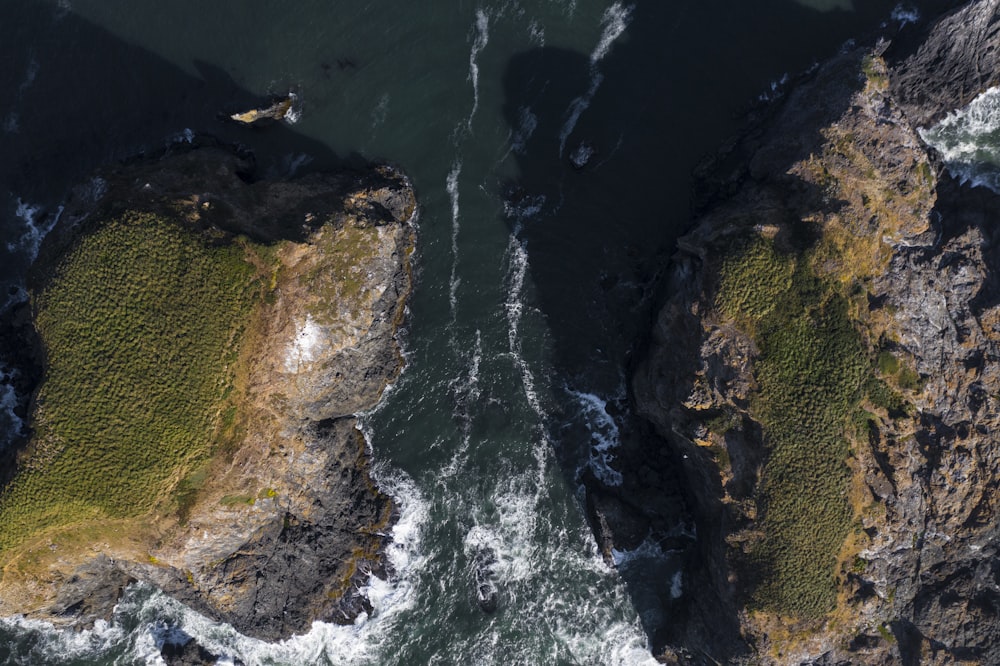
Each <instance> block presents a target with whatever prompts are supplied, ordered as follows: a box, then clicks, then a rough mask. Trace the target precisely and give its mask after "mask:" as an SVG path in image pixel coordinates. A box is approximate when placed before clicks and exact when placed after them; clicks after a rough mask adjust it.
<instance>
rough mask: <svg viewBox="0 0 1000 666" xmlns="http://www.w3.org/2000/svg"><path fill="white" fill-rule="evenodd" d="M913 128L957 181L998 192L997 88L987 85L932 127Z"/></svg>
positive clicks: (999, 103) (999, 129) (999, 107)
mask: <svg viewBox="0 0 1000 666" xmlns="http://www.w3.org/2000/svg"><path fill="white" fill-rule="evenodd" d="M917 131H918V132H919V134H920V137H921V138H922V139H923V140H924V141H925V142H927V143H928V144H929V145H931V146H933V147H934V148H936V149H937V150H938V152H940V153H941V156H942V157H943V158H944V162H945V165H946V166H947V168H948V171H950V172H951V174H952V175H953V176H954V177H955V178H957V179H958V180H959V181H961V182H963V183H969V184H970V185H973V186H984V187H988V188H990V189H991V190H993V191H995V192H1000V88H990V89H989V90H987V91H986V92H984V93H982V94H981V95H979V96H978V97H976V98H975V99H974V100H972V102H970V103H969V105H968V106H966V107H965V108H963V109H958V110H956V111H954V112H952V113H949V114H948V115H947V116H946V117H945V118H944V119H943V120H942V121H941V122H939V123H938V124H937V125H935V126H934V127H931V128H929V129H924V128H920V129H918V130H917Z"/></svg>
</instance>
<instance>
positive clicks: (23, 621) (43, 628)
mask: <svg viewBox="0 0 1000 666" xmlns="http://www.w3.org/2000/svg"><path fill="white" fill-rule="evenodd" d="M0 626H2V627H3V628H4V629H6V630H9V631H14V632H17V633H18V634H21V635H22V636H25V635H27V636H33V637H37V640H33V641H32V643H33V644H32V646H31V647H30V649H29V651H28V653H27V655H25V657H26V660H25V659H22V660H21V663H70V662H73V661H77V660H84V659H87V658H88V657H93V656H96V655H99V654H101V653H105V652H107V651H109V650H111V649H112V648H114V647H115V646H116V645H119V644H121V643H122V642H123V641H124V640H125V638H126V633H125V630H124V629H123V628H122V627H121V626H119V625H117V624H112V623H108V622H105V621H104V620H98V621H97V622H95V623H94V626H93V628H92V629H84V630H81V631H73V630H71V629H56V628H54V627H53V626H52V625H51V624H50V623H48V622H43V621H41V620H30V619H27V618H25V617H23V616H20V615H15V616H13V617H5V618H0Z"/></svg>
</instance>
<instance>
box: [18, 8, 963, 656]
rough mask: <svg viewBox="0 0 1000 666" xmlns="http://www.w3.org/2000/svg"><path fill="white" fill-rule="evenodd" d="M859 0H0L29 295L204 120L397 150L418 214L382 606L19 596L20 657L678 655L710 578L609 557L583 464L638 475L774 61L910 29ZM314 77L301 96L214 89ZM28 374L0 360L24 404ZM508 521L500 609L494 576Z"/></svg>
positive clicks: (293, 86)
mask: <svg viewBox="0 0 1000 666" xmlns="http://www.w3.org/2000/svg"><path fill="white" fill-rule="evenodd" d="M855 2H856V4H857V5H858V6H857V7H852V3H851V1H850V0H831V1H829V2H823V1H822V0H810V1H809V2H806V1H805V0H802V1H801V2H792V1H791V0H753V1H748V0H691V1H681V0H676V1H670V2H668V1H666V0H647V1H644V2H643V1H636V2H634V3H625V2H611V1H609V0H531V1H529V0H523V1H520V2H519V1H517V0H506V1H505V0H482V1H480V2H472V1H467V0H452V1H451V2H435V3H430V2H419V3H418V2H405V3H404V2H387V1H382V2H362V1H360V0H353V1H350V2H347V1H339V0H297V1H296V2H287V1H286V2H276V1H265V0H241V1H236V0H225V1H223V0H220V1H215V2H204V1H199V2H195V1H194V0H172V1H169V2H167V1H164V0H160V1H156V2H154V1H151V0H60V1H59V2H55V1H52V2H47V1H42V0H2V2H0V157H2V160H0V182H2V188H0V236H2V239H0V240H2V242H0V281H2V283H3V292H2V294H4V297H5V298H6V297H9V300H10V301H11V302H13V301H16V300H17V299H19V298H21V297H23V292H22V291H21V290H20V288H19V285H20V283H21V280H22V278H23V274H24V271H25V269H26V267H27V265H28V263H29V262H30V260H31V257H32V256H33V253H34V252H35V251H37V243H38V241H39V240H40V239H41V237H42V236H43V234H44V232H45V231H46V229H47V228H48V227H50V226H51V224H52V223H53V222H54V221H55V219H56V218H57V216H58V211H59V208H58V205H59V201H60V200H61V199H62V198H63V197H64V196H65V195H66V193H67V191H68V188H70V187H71V186H73V185H76V184H79V183H87V182H88V181H87V178H88V177H89V176H90V174H91V172H92V171H93V169H95V168H96V167H98V166H99V165H101V164H105V163H108V162H112V161H114V160H119V159H124V158H127V157H130V156H133V155H136V154H139V153H143V152H155V151H157V150H159V149H161V148H163V147H164V146H165V145H167V144H169V143H171V142H178V141H185V140H186V137H187V136H190V135H191V134H192V133H194V134H209V135H214V136H217V137H220V138H222V139H223V140H226V141H232V142H239V143H242V144H245V145H247V146H248V147H250V148H251V149H253V150H254V151H255V153H256V154H257V157H258V163H259V166H260V170H261V172H262V173H264V174H268V173H270V174H275V175H287V174H292V173H302V172H305V171H308V170H312V169H330V168H338V167H343V166H351V165H355V164H361V163H363V162H364V161H367V160H384V161H390V162H392V163H395V164H397V165H399V166H401V167H402V168H403V169H404V170H405V171H406V172H407V173H408V174H409V176H410V177H411V178H412V180H413V182H414V184H415V186H416V188H417V191H418V197H419V200H420V214H419V222H418V224H419V238H420V240H419V260H418V285H417V288H416V291H415V293H414V294H413V299H412V302H411V305H410V316H409V319H408V325H407V330H406V335H405V347H406V350H407V353H406V355H407V360H408V368H407V370H406V372H405V373H404V375H403V376H402V378H401V379H400V380H399V381H398V383H397V384H396V385H395V386H394V387H393V388H392V390H391V391H390V392H389V393H388V394H387V396H386V399H385V400H384V401H383V403H382V405H380V407H379V408H378V410H377V411H375V412H374V413H372V414H368V415H366V416H365V419H364V421H365V425H366V429H367V435H368V438H369V441H370V444H371V446H372V448H373V451H374V455H375V457H376V458H377V460H378V461H379V462H378V467H379V469H378V477H379V479H380V480H381V482H382V484H383V485H384V486H385V487H386V488H387V489H388V490H389V491H390V492H392V493H393V494H394V495H395V496H396V497H397V499H398V501H399V503H400V505H401V510H402V516H401V520H400V523H399V525H398V526H397V527H396V528H395V531H394V536H395V539H396V540H395V544H394V546H393V548H392V552H391V553H390V555H391V560H392V563H393V565H394V568H395V572H394V574H393V575H392V576H391V577H390V579H389V580H387V581H382V580H378V579H375V578H373V579H372V581H371V585H370V588H369V590H368V594H369V598H370V599H371V601H372V604H373V606H374V608H375V611H374V612H373V614H372V616H371V617H365V618H362V619H361V620H360V621H359V622H358V623H357V624H356V625H354V626H350V627H337V626H331V625H323V624H317V625H316V626H315V627H314V629H313V630H312V632H310V633H309V634H308V635H306V636H302V637H298V638H294V639H292V640H290V641H287V642H285V643H282V644H278V645H269V644H265V643H262V642H259V641H255V640H252V639H248V638H245V637H242V636H240V635H238V634H237V633H235V632H234V631H233V630H232V629H230V628H228V627H226V626H222V625H217V624H214V623H212V622H210V621H208V620H206V619H205V618H203V617H201V616H198V615H197V614H195V613H193V612H191V611H189V610H186V609H184V608H182V607H181V606H180V605H178V604H176V603H175V602H173V601H171V600H169V599H167V598H166V597H164V596H163V595H161V594H159V593H158V592H156V591H154V590H152V589H149V588H144V587H136V588H133V589H131V590H130V591H129V592H128V593H127V595H126V597H125V598H124V599H123V601H122V603H121V604H120V606H119V609H118V612H117V614H116V617H115V619H114V621H113V622H112V623H111V624H109V625H103V624H102V625H99V626H98V627H96V628H95V629H94V630H93V631H87V632H82V633H75V634H74V633H70V632H62V631H56V630H53V629H52V628H50V627H46V626H45V625H43V624H41V623H37V622H31V621H25V620H22V619H17V618H13V619H8V620H2V621H0V664H29V665H32V666H34V665H36V664H37V665H43V664H158V663H162V662H161V661H160V657H159V651H158V645H159V644H161V643H162V641H164V640H168V639H170V638H171V637H172V638H178V637H183V636H184V635H189V636H194V637H195V638H197V639H198V641H199V642H200V643H201V644H202V645H204V646H205V647H206V648H208V649H209V650H211V651H213V652H215V653H217V654H220V655H225V658H224V659H223V661H222V662H220V663H224V664H225V663H231V662H232V660H233V659H239V660H242V661H243V662H244V663H246V664H404V665H409V664H644V663H651V656H650V652H649V647H648V645H649V639H648V638H647V636H648V634H649V633H650V632H655V631H656V630H657V628H658V627H660V626H662V625H663V624H664V623H666V622H668V621H669V618H668V617H665V616H664V612H663V610H662V607H663V603H662V601H663V599H664V596H665V595H666V596H669V597H682V596H683V595H696V594H698V593H699V591H698V590H697V589H686V588H685V587H684V581H683V579H682V577H681V576H680V575H679V574H678V571H679V569H678V568H677V566H676V564H675V563H674V562H673V561H672V559H671V553H669V552H663V551H662V550H661V549H660V548H659V546H657V545H656V544H652V543H650V544H647V545H646V546H644V547H643V548H642V549H640V550H639V551H637V552H635V553H631V554H622V555H621V557H620V558H619V559H620V565H619V567H618V568H617V569H615V568H611V567H608V566H607V565H605V564H604V562H603V560H602V558H601V557H600V556H599V554H598V551H597V548H596V546H595V545H594V541H593V538H592V536H591V533H590V530H589V528H588V526H587V524H586V521H585V520H584V517H583V515H584V514H583V510H582V499H581V498H582V493H581V490H580V487H579V483H578V477H579V474H580V473H581V471H587V473H589V474H592V475H594V476H596V477H598V478H601V479H603V480H604V481H605V482H606V483H608V484H612V485H613V484H614V483H616V482H617V480H618V479H617V474H618V472H617V471H616V470H615V468H614V447H615V445H616V442H617V439H618V437H619V436H620V432H621V430H622V428H623V424H624V423H625V422H626V421H627V419H628V418H629V410H628V401H627V381H628V377H627V373H628V364H629V363H630V360H631V358H632V355H633V352H635V353H641V348H640V347H639V345H641V342H642V339H643V336H644V335H645V332H646V330H647V329H648V327H649V325H650V317H651V312H652V311H653V307H654V306H655V301H656V298H657V291H656V278H657V275H658V271H660V270H661V269H662V268H663V266H664V263H665V261H666V259H667V257H668V256H669V254H670V252H671V251H672V247H673V243H674V241H675V240H676V238H677V236H678V235H679V234H680V233H682V232H683V230H684V229H685V228H686V226H687V225H688V224H689V216H688V211H689V207H690V203H689V201H690V190H691V172H692V169H693V168H694V167H695V166H696V164H697V163H698V162H699V161H700V160H701V159H702V158H703V157H704V156H705V155H706V154H708V153H710V152H712V151H713V149H715V148H716V147H717V146H718V145H720V143H722V142H723V141H724V140H725V139H726V138H727V137H729V136H731V135H732V134H733V133H734V132H735V131H736V130H737V128H738V126H739V121H738V118H739V117H740V116H741V114H742V113H743V112H744V111H745V110H746V109H748V108H749V107H750V106H751V105H752V104H756V103H759V97H760V95H762V94H764V95H768V96H771V97H780V91H781V88H780V86H777V87H776V88H775V87H773V86H772V83H773V82H778V81H780V80H781V79H782V78H783V76H784V75H785V74H791V75H794V74H796V73H798V72H801V71H804V70H806V69H807V68H808V67H809V66H810V65H811V64H813V63H814V62H816V61H817V60H819V59H822V58H824V57H826V56H828V55H830V54H832V53H834V52H835V51H836V50H837V49H838V48H839V47H840V45H842V44H843V43H844V41H845V40H847V39H848V38H850V37H852V36H857V35H862V34H870V33H871V32H872V31H875V30H878V29H879V25H880V24H882V23H884V24H885V26H884V27H883V28H882V29H883V30H884V31H885V32H887V33H892V32H894V31H895V30H896V26H897V25H898V20H896V19H891V18H890V14H891V13H892V12H893V9H894V7H895V5H894V3H893V2H886V1H883V0H855ZM942 4H946V3H944V2H942V1H940V0H939V1H938V2H930V1H928V2H923V3H916V5H914V8H917V6H918V5H919V9H921V10H922V11H924V12H927V11H931V10H932V9H933V8H934V7H936V6H940V5H942ZM896 16H897V19H898V18H899V17H901V16H903V14H902V13H900V12H899V11H898V8H897V12H896ZM289 90H291V91H294V93H295V94H296V95H297V101H296V105H295V111H296V113H295V119H294V122H292V123H283V124H281V125H277V126H273V127H271V128H267V129H260V130H257V129H245V128H240V127H236V126H233V125H229V124H225V123H223V122H220V121H219V119H218V114H219V113H220V112H222V111H228V112H232V111H236V110H241V109H242V108H245V107H248V106H252V105H254V104H256V103H259V102H260V101H261V100H262V99H264V98H266V97H267V96H268V95H271V94H284V93H287V92H288V91H289ZM88 186H90V187H95V188H99V187H100V183H99V182H90V183H89V184H88ZM5 307H6V306H5ZM5 312H6V311H5ZM4 316H9V315H8V314H5V315H4ZM17 372H18V369H17V368H16V367H13V366H11V365H10V364H9V363H6V364H2V365H0V373H2V379H3V381H4V383H3V384H2V385H0V388H2V389H3V391H2V392H0V408H2V410H0V411H2V412H3V413H2V414H0V420H3V423H2V424H0V426H2V428H3V430H4V431H5V432H8V433H13V432H15V431H16V430H17V429H18V427H19V423H18V414H22V415H23V411H21V412H18V411H17V405H18V403H19V401H20V403H21V404H22V406H23V400H24V396H18V395H17V394H16V392H15V391H14V390H13V388H12V383H11V381H10V379H11V377H12V376H13V375H15V374H16V373H17ZM15 383H16V382H15ZM588 470H589V471H588ZM664 492H673V489H671V488H665V489H664ZM684 529H686V526H684V525H678V530H684ZM484 549H488V550H490V551H492V552H494V553H495V555H496V561H495V563H494V564H493V567H492V574H493V578H494V580H495V582H496V585H497V587H498V589H499V594H500V606H499V609H498V610H497V611H496V612H495V613H494V614H492V615H487V614H484V613H483V612H481V611H480V610H479V609H478V607H477V605H476V602H475V597H474V594H473V591H472V588H473V585H472V581H473V569H474V559H475V557H476V554H477V553H479V552H482V551H483V550H484ZM625 581H628V582H627V583H626V582H625Z"/></svg>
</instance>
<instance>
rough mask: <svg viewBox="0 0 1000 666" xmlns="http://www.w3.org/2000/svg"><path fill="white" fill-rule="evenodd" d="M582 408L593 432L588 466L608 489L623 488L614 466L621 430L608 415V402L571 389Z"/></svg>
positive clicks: (588, 427) (582, 412)
mask: <svg viewBox="0 0 1000 666" xmlns="http://www.w3.org/2000/svg"><path fill="white" fill-rule="evenodd" d="M569 394H570V395H572V396H573V397H574V398H575V399H576V402H577V405H579V408H580V415H581V416H582V417H583V419H584V422H585V424H586V426H587V429H588V430H589V431H590V441H591V443H590V457H589V460H588V462H587V464H588V465H589V466H590V469H591V470H592V471H593V473H594V476H596V477H597V478H598V479H600V480H601V481H602V482H603V483H605V484H607V485H609V486H620V485H621V484H622V480H623V479H622V474H621V472H619V471H618V470H616V469H615V468H614V467H612V466H611V463H612V461H614V459H615V455H614V451H615V449H617V448H618V446H619V444H620V442H619V439H618V437H619V431H618V425H617V424H616V423H615V420H614V418H612V417H611V415H610V414H609V413H608V403H607V401H606V400H604V399H602V398H601V397H600V396H597V395H595V394H593V393H585V392H583V391H574V390H572V389H569Z"/></svg>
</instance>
